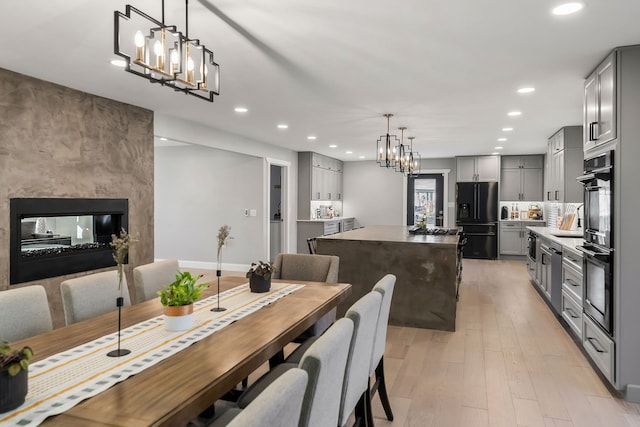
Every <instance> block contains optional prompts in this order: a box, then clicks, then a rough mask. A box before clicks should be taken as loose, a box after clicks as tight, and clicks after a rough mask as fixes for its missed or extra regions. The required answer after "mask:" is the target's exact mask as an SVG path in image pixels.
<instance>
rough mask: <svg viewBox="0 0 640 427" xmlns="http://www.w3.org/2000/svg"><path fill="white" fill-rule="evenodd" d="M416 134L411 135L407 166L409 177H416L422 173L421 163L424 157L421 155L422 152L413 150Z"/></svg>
mask: <svg viewBox="0 0 640 427" xmlns="http://www.w3.org/2000/svg"><path fill="white" fill-rule="evenodd" d="M415 138H416V137H415V136H410V137H409V141H410V144H409V154H408V155H407V167H406V173H407V176H408V177H415V176H418V175H419V174H420V163H421V161H422V157H420V153H418V152H417V151H413V140H414V139H415Z"/></svg>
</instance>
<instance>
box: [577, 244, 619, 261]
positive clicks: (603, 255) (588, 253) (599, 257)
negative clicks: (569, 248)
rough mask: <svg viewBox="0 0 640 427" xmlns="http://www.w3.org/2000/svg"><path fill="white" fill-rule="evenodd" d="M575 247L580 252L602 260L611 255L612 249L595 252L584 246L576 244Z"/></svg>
mask: <svg viewBox="0 0 640 427" xmlns="http://www.w3.org/2000/svg"><path fill="white" fill-rule="evenodd" d="M576 249H577V250H579V251H580V252H582V253H583V254H585V255H588V256H590V257H592V258H595V259H599V260H603V261H606V260H607V259H608V258H609V256H611V251H613V249H609V252H608V253H603V254H599V253H597V252H594V251H590V250H589V249H587V248H585V247H584V246H576Z"/></svg>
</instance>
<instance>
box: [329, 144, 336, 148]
mask: <svg viewBox="0 0 640 427" xmlns="http://www.w3.org/2000/svg"><path fill="white" fill-rule="evenodd" d="M337 147H338V146H337V145H336V144H331V145H330V146H329V148H337Z"/></svg>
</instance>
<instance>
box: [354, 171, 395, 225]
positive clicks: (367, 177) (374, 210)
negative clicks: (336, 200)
mask: <svg viewBox="0 0 640 427" xmlns="http://www.w3.org/2000/svg"><path fill="white" fill-rule="evenodd" d="M342 180H343V192H344V202H343V204H342V209H343V216H353V217H355V218H356V221H357V224H358V225H361V226H365V227H366V226H368V225H404V223H405V219H404V218H403V215H402V212H403V209H402V207H403V192H402V175H401V174H399V173H397V172H394V171H393V170H392V169H387V168H381V167H380V166H378V164H377V163H376V162H374V161H367V162H344V168H343V174H342Z"/></svg>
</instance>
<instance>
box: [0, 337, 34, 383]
mask: <svg viewBox="0 0 640 427" xmlns="http://www.w3.org/2000/svg"><path fill="white" fill-rule="evenodd" d="M32 357H33V350H31V347H22V350H18V349H14V348H11V346H10V345H9V343H8V342H7V341H2V344H1V345H0V369H5V368H6V369H7V372H9V375H11V376H12V377H14V376H16V375H18V373H19V372H20V370H21V369H24V370H25V371H26V370H27V368H28V367H29V360H31V358H32Z"/></svg>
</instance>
